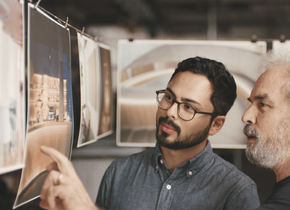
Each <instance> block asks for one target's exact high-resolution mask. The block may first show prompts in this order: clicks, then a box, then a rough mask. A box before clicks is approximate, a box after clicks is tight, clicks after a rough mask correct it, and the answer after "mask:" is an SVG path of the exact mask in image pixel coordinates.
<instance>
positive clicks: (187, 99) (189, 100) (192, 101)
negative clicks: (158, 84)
mask: <svg viewBox="0 0 290 210" xmlns="http://www.w3.org/2000/svg"><path fill="white" fill-rule="evenodd" d="M166 90H167V91H168V92H170V93H171V94H172V95H173V96H174V97H176V95H175V94H174V92H173V91H172V90H171V89H170V88H169V87H167V88H166ZM181 100H182V101H186V102H191V103H194V104H197V105H200V103H199V102H197V101H195V100H193V99H189V98H181Z"/></svg>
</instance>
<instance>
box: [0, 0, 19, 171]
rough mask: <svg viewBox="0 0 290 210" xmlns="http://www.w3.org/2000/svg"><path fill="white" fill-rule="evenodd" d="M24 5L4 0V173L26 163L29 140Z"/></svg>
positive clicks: (0, 42) (0, 8) (0, 25)
mask: <svg viewBox="0 0 290 210" xmlns="http://www.w3.org/2000/svg"><path fill="white" fill-rule="evenodd" d="M23 12H24V9H23V4H22V3H21V2H19V1H18V0H0V174H3V173H7V172H10V171H14V170H16V169H20V168H22V167H23V163H24V160H23V156H24V155H23V153H24V143H25V80H24V76H25V73H24V66H25V63H24V56H25V55H24V44H23V31H24V27H25V26H24V20H23V19H24V18H23V17H24V15H23Z"/></svg>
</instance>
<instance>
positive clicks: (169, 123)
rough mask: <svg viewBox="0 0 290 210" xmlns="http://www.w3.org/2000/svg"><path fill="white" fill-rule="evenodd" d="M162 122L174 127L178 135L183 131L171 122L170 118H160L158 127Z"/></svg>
mask: <svg viewBox="0 0 290 210" xmlns="http://www.w3.org/2000/svg"><path fill="white" fill-rule="evenodd" d="M161 122H163V123H166V124H168V125H170V126H172V127H173V128H174V129H175V130H176V132H177V133H178V134H179V133H180V130H181V129H180V127H179V126H178V125H176V124H175V123H174V122H173V121H172V120H169V118H168V117H160V118H159V120H158V125H160V123H161Z"/></svg>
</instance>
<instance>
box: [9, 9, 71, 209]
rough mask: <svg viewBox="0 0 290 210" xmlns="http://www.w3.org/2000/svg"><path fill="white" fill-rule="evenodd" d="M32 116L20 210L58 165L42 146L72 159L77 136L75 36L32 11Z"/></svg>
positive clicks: (18, 202) (17, 201) (33, 197)
mask: <svg viewBox="0 0 290 210" xmlns="http://www.w3.org/2000/svg"><path fill="white" fill-rule="evenodd" d="M27 77H28V85H27V86H28V99H27V104H28V115H27V134H26V150H25V166H24V168H23V170H22V174H21V180H20V184H19V188H18V193H17V197H16V200H15V203H14V208H16V207H18V206H20V205H23V204H25V203H27V202H29V201H30V200H32V199H35V198H37V197H38V196H39V195H40V190H41V186H42V184H43V181H44V180H45V177H46V175H47V172H46V170H45V168H46V166H48V165H49V164H50V163H51V162H52V160H51V159H50V158H49V157H47V156H45V155H44V154H42V153H41V152H40V146H41V145H45V146H49V147H53V148H55V149H57V150H58V151H60V152H61V153H63V154H64V155H65V156H67V157H68V158H70V153H71V143H72V133H73V107H72V86H71V57H70V36H69V30H68V29H67V28H65V27H64V26H62V25H60V24H59V23H57V22H56V21H54V20H53V19H51V18H50V17H49V16H48V15H46V14H45V13H44V12H43V11H41V10H40V9H38V8H34V5H31V4H29V7H28V74H27Z"/></svg>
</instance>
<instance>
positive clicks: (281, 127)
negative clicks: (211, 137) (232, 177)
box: [242, 49, 290, 210]
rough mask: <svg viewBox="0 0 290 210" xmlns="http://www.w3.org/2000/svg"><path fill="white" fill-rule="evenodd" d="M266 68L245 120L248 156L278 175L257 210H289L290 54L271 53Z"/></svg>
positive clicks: (254, 90)
mask: <svg viewBox="0 0 290 210" xmlns="http://www.w3.org/2000/svg"><path fill="white" fill-rule="evenodd" d="M263 64H264V65H263V66H264V67H263V68H264V70H266V71H265V72H264V73H263V74H261V76H260V77H259V78H258V80H257V81H256V83H255V86H254V88H253V90H252V92H251V95H250V97H249V101H250V103H251V105H250V106H249V108H248V109H247V111H246V112H245V113H244V115H243V117H242V120H243V122H244V123H246V124H247V125H246V126H245V129H244V133H245V135H246V136H247V137H248V145H247V150H246V155H247V157H248V159H249V160H250V161H251V162H252V163H254V164H256V165H258V166H261V167H265V168H269V169H271V170H273V171H274V172H275V175H276V184H275V186H274V189H273V191H272V193H271V195H270V196H269V197H268V198H267V200H266V201H265V203H264V204H263V205H262V206H261V207H260V208H258V209H259V210H262V209H279V210H283V209H290V136H289V131H290V129H289V125H290V118H289V116H290V114H289V113H290V106H289V105H290V50H286V49H279V50H277V51H275V52H270V53H268V54H267V56H266V58H265V60H264V61H263Z"/></svg>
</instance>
